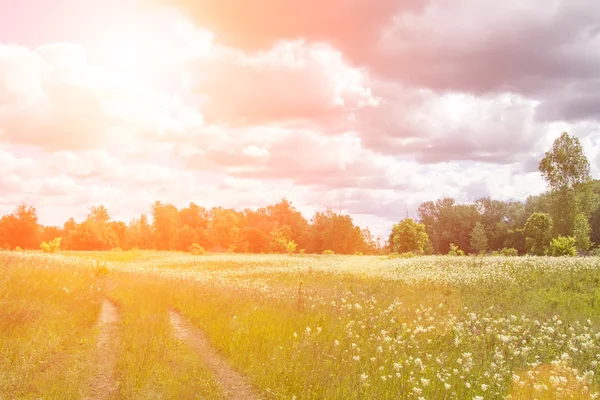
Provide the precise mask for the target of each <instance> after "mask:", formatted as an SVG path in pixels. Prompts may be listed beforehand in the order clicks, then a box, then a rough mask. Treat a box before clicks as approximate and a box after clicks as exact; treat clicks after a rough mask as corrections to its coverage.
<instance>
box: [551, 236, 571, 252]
mask: <svg viewBox="0 0 600 400" xmlns="http://www.w3.org/2000/svg"><path fill="white" fill-rule="evenodd" d="M550 254H552V255H553V256H554V257H560V256H571V257H572V256H575V255H577V250H576V249H575V238H574V237H572V236H559V237H557V238H554V239H552V242H551V243H550Z"/></svg>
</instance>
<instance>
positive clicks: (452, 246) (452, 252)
mask: <svg viewBox="0 0 600 400" xmlns="http://www.w3.org/2000/svg"><path fill="white" fill-rule="evenodd" d="M448 255H449V256H464V255H465V252H464V251H462V250H461V249H459V248H458V246H457V245H455V244H454V243H450V250H448Z"/></svg>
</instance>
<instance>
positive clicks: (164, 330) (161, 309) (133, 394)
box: [109, 275, 222, 399]
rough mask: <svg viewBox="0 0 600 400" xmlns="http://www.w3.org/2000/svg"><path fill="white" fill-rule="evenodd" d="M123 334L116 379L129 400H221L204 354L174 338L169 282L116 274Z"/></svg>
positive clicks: (115, 295)
mask: <svg viewBox="0 0 600 400" xmlns="http://www.w3.org/2000/svg"><path fill="white" fill-rule="evenodd" d="M111 279H113V280H114V281H115V282H117V283H116V284H115V286H114V287H113V288H112V289H111V290H110V292H109V296H110V298H111V299H112V300H113V301H114V302H115V303H116V304H118V308H119V310H120V316H121V336H120V341H121V343H120V351H119V360H118V362H117V379H118V381H119V397H120V398H124V399H148V398H164V399H220V398H222V394H221V391H220V388H219V387H218V385H217V384H216V383H215V381H214V379H213V377H212V374H211V373H210V372H209V371H208V370H206V368H205V367H204V366H203V364H202V360H201V357H200V356H199V355H198V354H196V353H195V352H194V351H193V350H192V349H190V348H189V347H188V346H187V345H186V344H185V343H183V342H181V341H179V340H177V339H176V338H175V335H174V332H173V327H172V326H171V323H170V321H169V304H170V292H169V286H168V285H167V284H166V283H165V282H163V281H161V280H158V281H157V280H155V279H152V278H151V277H150V278H147V277H146V278H144V277H139V276H130V275H118V276H113V277H111Z"/></svg>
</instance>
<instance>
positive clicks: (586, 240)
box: [573, 214, 592, 251]
mask: <svg viewBox="0 0 600 400" xmlns="http://www.w3.org/2000/svg"><path fill="white" fill-rule="evenodd" d="M590 232H591V228H590V224H589V222H588V219H587V217H586V216H585V215H584V214H577V216H576V217H575V223H574V228H573V236H574V238H575V247H576V248H577V250H584V251H587V250H589V249H590V247H591V246H592V243H591V242H590Z"/></svg>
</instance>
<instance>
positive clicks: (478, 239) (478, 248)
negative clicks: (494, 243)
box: [470, 222, 489, 253]
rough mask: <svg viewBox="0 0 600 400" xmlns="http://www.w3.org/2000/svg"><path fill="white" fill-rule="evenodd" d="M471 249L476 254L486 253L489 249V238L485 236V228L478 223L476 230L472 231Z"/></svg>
mask: <svg viewBox="0 0 600 400" xmlns="http://www.w3.org/2000/svg"><path fill="white" fill-rule="evenodd" d="M470 244H471V249H472V250H473V252H475V253H482V252H486V251H487V250H488V248H489V245H488V240H487V236H486V235H485V228H484V227H483V224H481V223H480V222H477V223H476V224H475V228H473V231H471V243H470Z"/></svg>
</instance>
